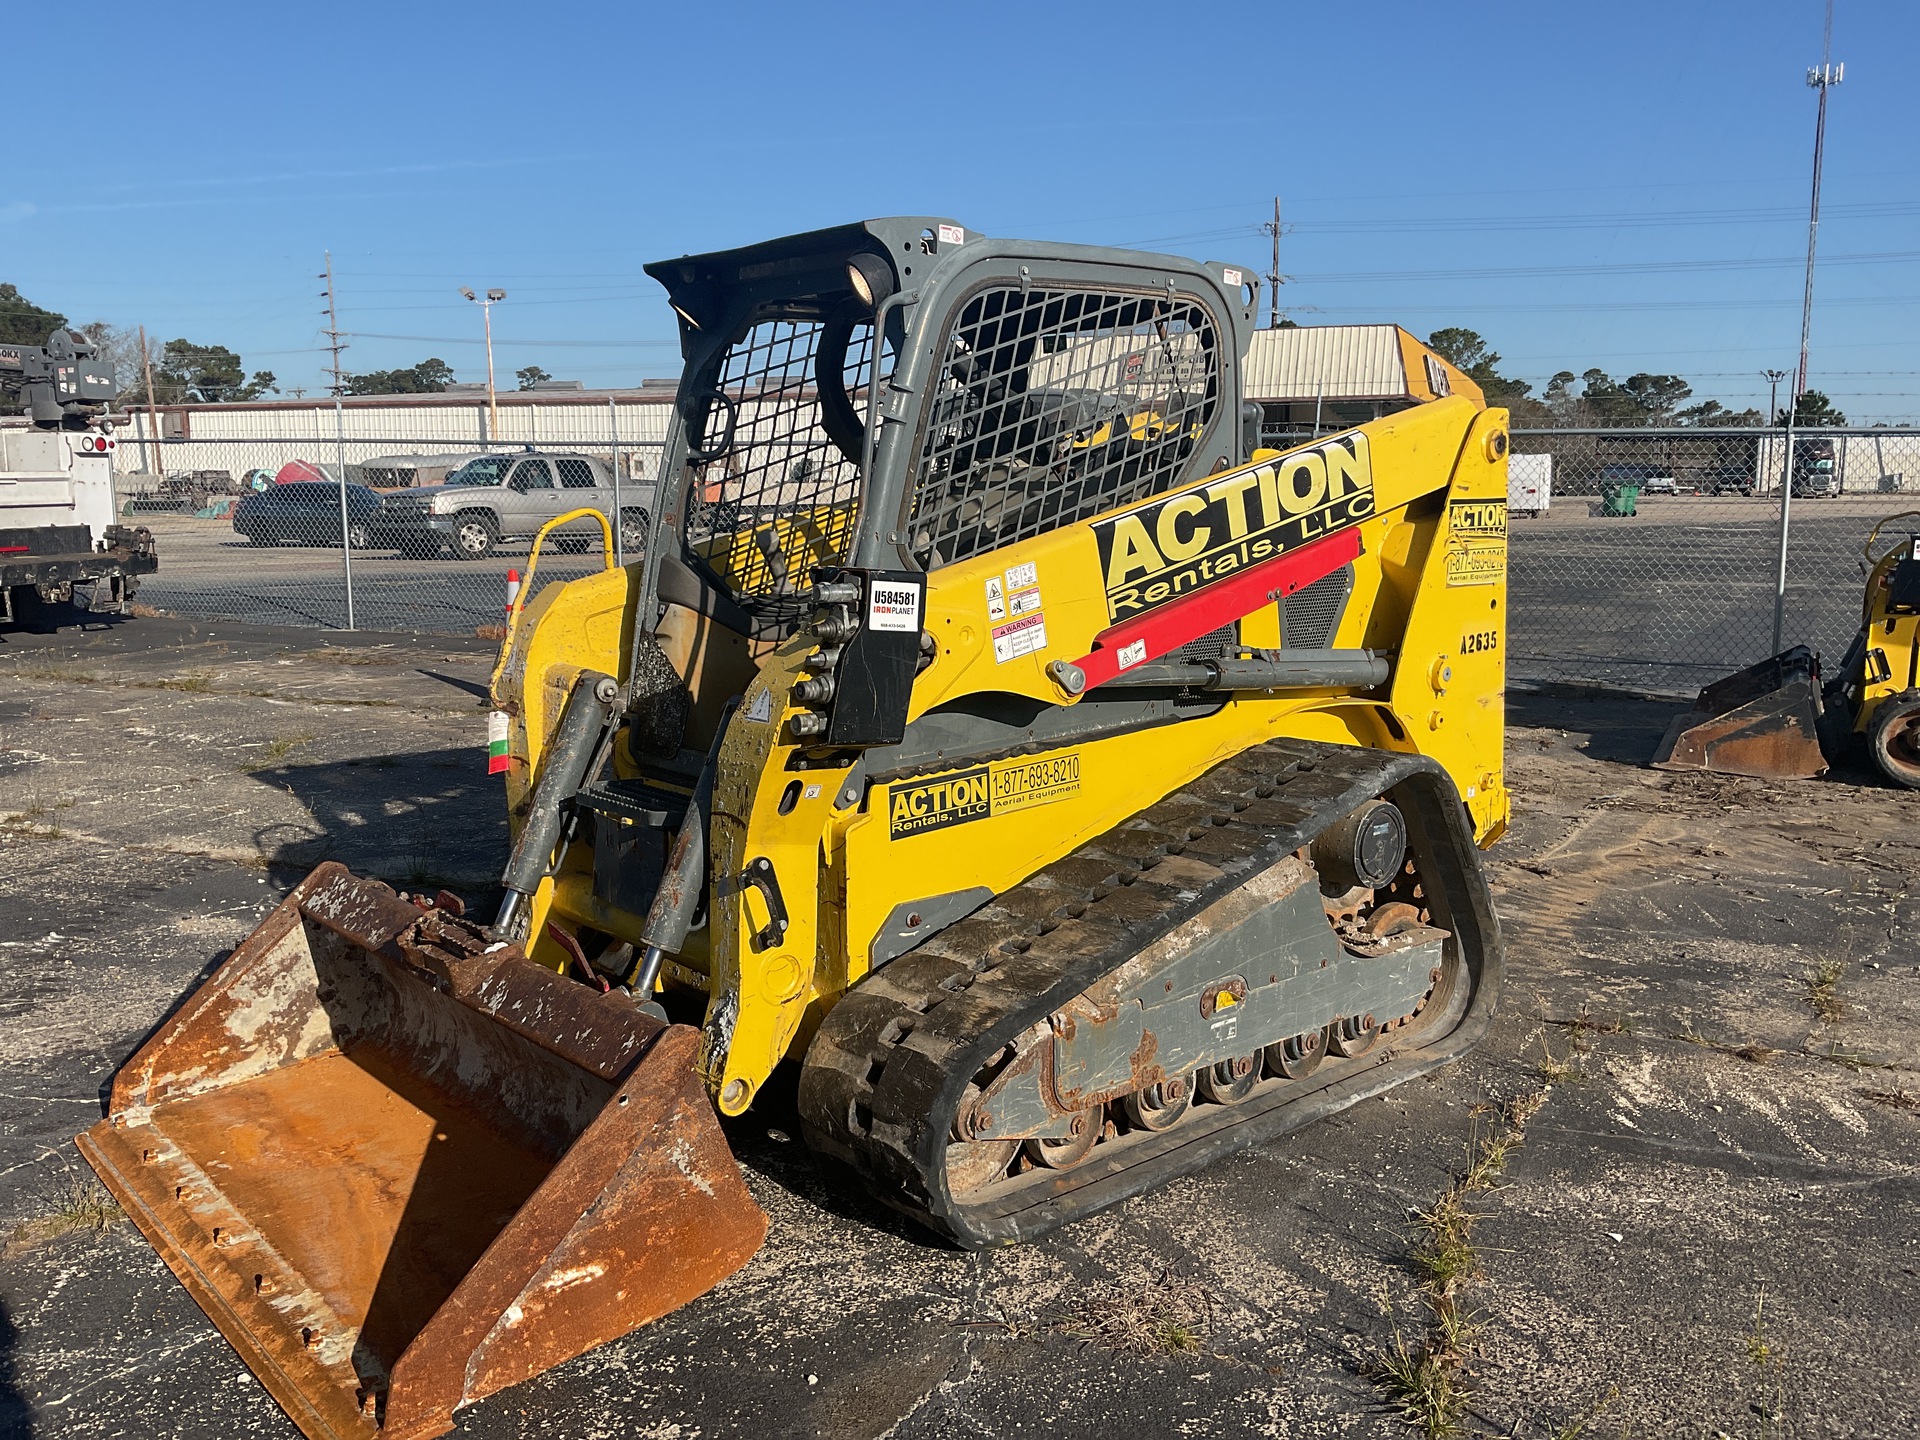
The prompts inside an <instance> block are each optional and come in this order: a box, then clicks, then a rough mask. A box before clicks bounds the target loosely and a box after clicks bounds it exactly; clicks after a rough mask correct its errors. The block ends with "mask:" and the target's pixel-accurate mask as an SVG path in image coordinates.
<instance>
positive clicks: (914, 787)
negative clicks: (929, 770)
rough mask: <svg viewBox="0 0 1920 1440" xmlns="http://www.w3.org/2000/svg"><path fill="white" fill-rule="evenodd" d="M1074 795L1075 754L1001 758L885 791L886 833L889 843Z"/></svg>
mask: <svg viewBox="0 0 1920 1440" xmlns="http://www.w3.org/2000/svg"><path fill="white" fill-rule="evenodd" d="M1079 793H1080V754H1079V752H1078V751H1068V752H1067V753H1066V754H1063V755H1052V756H1048V757H1046V758H1045V759H1041V760H1002V761H997V762H995V763H994V764H992V765H976V766H975V767H974V768H973V769H971V770H962V771H960V772H959V773H958V774H954V775H941V776H939V777H937V778H936V779H932V780H914V781H910V782H908V783H906V784H904V785H893V786H889V787H888V792H887V834H888V836H889V837H890V838H892V839H894V840H903V839H905V838H906V837H907V836H909V835H922V834H925V833H926V832H927V831H929V830H944V829H945V828H946V827H947V826H949V825H964V824H966V823H967V822H968V821H970V820H984V819H986V818H987V817H988V816H989V815H1005V814H1008V813H1010V812H1012V811H1015V810H1029V809H1032V808H1033V807H1034V806H1036V805H1051V804H1053V803H1054V802H1055V801H1056V800H1065V799H1068V798H1069V797H1071V796H1074V795H1078V794H1079Z"/></svg>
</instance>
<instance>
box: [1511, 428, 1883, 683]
mask: <svg viewBox="0 0 1920 1440" xmlns="http://www.w3.org/2000/svg"><path fill="white" fill-rule="evenodd" d="M1786 472H1787V443H1786V436H1785V435H1784V434H1783V433H1782V432H1780V431H1777V430H1758V429H1743V430H1705V429H1675V430H1535V431H1525V430H1517V431H1515V432H1514V435H1513V456H1512V464H1511V472H1510V473H1511V481H1510V486H1511V488H1510V495H1509V498H1510V513H1511V516H1512V519H1511V543H1510V546H1509V551H1508V566H1509V570H1508V580H1509V586H1510V591H1509V605H1508V614H1509V625H1510V628H1511V639H1510V648H1509V651H1508V675H1509V677H1510V678H1511V679H1513V680H1515V681H1518V682H1521V683H1526V682H1529V681H1532V682H1541V681H1546V682H1571V683H1579V684H1596V685H1603V686H1610V687H1618V688H1624V689H1633V690H1643V691H1648V692H1652V693H1661V694H1687V695H1691V694H1692V693H1693V692H1694V691H1696V690H1697V689H1698V688H1699V687H1700V686H1701V685H1703V684H1705V683H1706V682H1707V681H1709V680H1712V679H1715V678H1717V677H1718V676H1721V675H1724V674H1726V673H1727V672H1728V671H1730V670H1735V669H1738V668H1739V667H1741V666H1743V665H1748V664H1751V663H1752V662H1754V661H1755V660H1759V659H1763V658H1765V657H1766V656H1768V655H1770V654H1772V653H1774V650H1775V648H1776V647H1775V634H1774V625H1775V600H1776V595H1777V593H1778V590H1779V577H1780V558H1781V533H1782V531H1781V526H1782V509H1783V502H1785V503H1784V508H1785V510H1786V526H1787V528H1786V536H1787V545H1786V591H1785V603H1784V606H1783V607H1782V614H1781V617H1780V618H1781V626H1780V636H1779V644H1780V646H1781V647H1784V646H1787V645H1793V644H1806V645H1810V646H1812V647H1813V648H1814V649H1815V650H1818V651H1820V652H1821V653H1822V654H1823V655H1825V656H1826V657H1827V658H1828V660H1829V662H1832V661H1834V660H1837V659H1838V657H1839V655H1840V654H1841V652H1842V651H1844V650H1845V649H1846V646H1847V643H1848V641H1849V640H1850V639H1851V638H1852V636H1853V632H1854V630H1855V629H1856V628H1857V626H1858V625H1859V617H1860V598H1861V585H1862V583H1863V580H1864V576H1865V569H1864V566H1863V564H1862V561H1861V547H1862V546H1863V545H1864V544H1865V543H1866V540H1867V537H1868V535H1869V534H1870V533H1871V532H1872V530H1873V528H1874V526H1875V525H1877V524H1879V523H1880V522H1881V521H1882V520H1885V519H1887V518H1888V517H1890V516H1892V515H1895V514H1897V513H1899V512H1901V511H1907V510H1916V509H1920V431H1915V430H1896V429H1878V430H1819V431H1812V432H1807V431H1802V432H1798V433H1797V434H1796V435H1795V436H1794V438H1793V465H1792V484H1791V487H1790V494H1788V493H1785V487H1784V486H1783V481H1784V479H1785V477H1786ZM1912 528H1915V529H1920V519H1917V520H1915V521H1914V522H1912Z"/></svg>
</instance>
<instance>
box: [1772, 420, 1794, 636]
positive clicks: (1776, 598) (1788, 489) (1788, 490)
mask: <svg viewBox="0 0 1920 1440" xmlns="http://www.w3.org/2000/svg"><path fill="white" fill-rule="evenodd" d="M1799 408H1800V406H1799V403H1798V402H1797V401H1789V402H1788V403H1787V443H1786V452H1787V453H1786V458H1785V459H1784V460H1782V461H1781V462H1780V570H1779V574H1778V575H1777V577H1776V578H1775V581H1774V588H1773V653H1774V654H1776V655H1778V654H1779V653H1780V651H1781V649H1782V648H1783V636H1784V634H1785V631H1786V626H1787V523H1788V516H1789V515H1790V513H1791V512H1792V509H1793V422H1794V419H1795V412H1796V411H1797V410H1799Z"/></svg>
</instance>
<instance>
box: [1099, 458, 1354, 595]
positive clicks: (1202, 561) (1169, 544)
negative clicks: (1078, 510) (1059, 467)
mask: <svg viewBox="0 0 1920 1440" xmlns="http://www.w3.org/2000/svg"><path fill="white" fill-rule="evenodd" d="M1372 514H1373V462H1372V459H1371V458H1370V457H1369V455H1368V453H1367V437H1366V435H1365V434H1364V433H1363V432H1360V431H1355V432H1353V433H1352V434H1350V435H1341V436H1337V437H1335V438H1334V439H1332V440H1328V441H1326V442H1325V443H1323V444H1320V445H1316V446H1313V447H1312V448H1311V449H1307V450H1296V451H1293V452H1291V453H1290V454H1287V455H1283V456H1281V457H1280V458H1279V459H1278V460H1271V461H1268V462H1267V463H1266V464H1264V465H1259V466H1255V467H1254V468H1252V469H1249V470H1240V471H1236V472H1234V473H1233V474H1231V475H1223V476H1221V477H1219V478H1218V479H1213V478H1209V479H1207V480H1204V481H1202V482H1201V483H1199V484H1198V485H1190V486H1188V487H1187V488H1186V489H1185V490H1178V491H1175V492H1174V493H1173V494H1171V495H1163V496H1160V497H1158V498H1156V499H1153V500H1149V501H1147V502H1146V503H1144V504H1141V505H1136V506H1134V507H1133V508H1132V509H1131V510H1126V511H1123V512H1122V513H1120V514H1118V515H1114V516H1110V517H1108V518H1107V519H1104V520H1096V521H1094V522H1093V532H1094V537H1095V539H1096V540H1097V541H1098V543H1099V546H1100V569H1101V573H1102V574H1104V575H1105V577H1106V591H1107V614H1108V615H1109V616H1110V617H1111V618H1112V619H1114V620H1126V619H1130V618H1131V617H1133V616H1135V615H1141V614H1144V613H1146V612H1147V611H1149V610H1152V609H1154V608H1155V607H1156V606H1159V605H1165V604H1167V603H1168V602H1169V601H1173V600H1178V599H1180V598H1181V597H1182V596H1185V595H1190V594H1192V593H1193V592H1194V591H1195V590H1198V589H1200V588H1201V587H1202V586H1205V585H1210V584H1212V583H1213V582H1214V581H1216V580H1224V579H1225V578H1226V577H1227V576H1229V575H1232V574H1235V573H1236V572H1238V571H1241V570H1244V569H1246V568H1247V567H1248V566H1250V565H1258V564H1260V563H1261V562H1262V561H1264V560H1271V559H1273V558H1274V557H1275V556H1279V555H1285V554H1286V553H1287V552H1288V551H1290V550H1298V549H1299V548H1300V547H1301V546H1303V545H1306V544H1309V543H1311V542H1312V541H1315V540H1318V539H1319V538H1320V537H1321V536H1323V535H1331V534H1332V533H1333V532H1335V531H1336V530H1344V529H1346V528H1347V527H1348V526H1350V525H1357V524H1359V523H1360V522H1361V521H1362V520H1365V519H1367V518H1368V517H1369V516H1371V515H1372Z"/></svg>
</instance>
